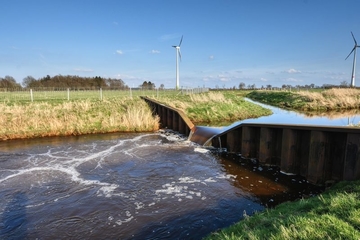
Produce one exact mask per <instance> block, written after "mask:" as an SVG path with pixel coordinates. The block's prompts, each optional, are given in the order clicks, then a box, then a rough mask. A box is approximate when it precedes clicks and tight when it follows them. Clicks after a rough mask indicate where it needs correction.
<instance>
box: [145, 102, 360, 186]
mask: <svg viewBox="0 0 360 240" xmlns="http://www.w3.org/2000/svg"><path fill="white" fill-rule="evenodd" d="M143 99H144V100H145V101H146V102H147V103H148V104H149V106H151V108H152V110H153V113H154V114H156V115H158V116H159V117H160V123H161V126H162V127H165V128H169V129H173V130H174V131H178V132H180V133H182V134H186V135H191V133H193V132H194V131H195V129H196V126H195V125H194V124H193V123H192V122H191V121H190V120H189V119H188V117H187V116H186V115H185V114H184V113H183V112H182V111H180V110H177V109H174V108H171V107H168V106H165V105H164V104H162V103H159V102H157V101H154V100H152V99H149V98H146V97H143ZM206 145H207V146H212V147H215V148H221V149H226V151H227V152H230V153H239V154H241V156H242V157H244V158H252V159H256V160H257V161H258V162H259V164H261V165H275V166H277V167H279V168H280V170H281V171H283V172H284V173H291V174H297V175H300V176H302V177H305V178H306V179H307V180H308V181H309V182H310V183H312V184H315V185H326V184H329V183H332V182H336V181H342V180H357V179H360V129H359V128H355V127H330V126H312V125H291V124H255V123H242V124H239V125H237V126H235V127H232V128H230V129H227V130H225V131H223V132H220V133H218V134H216V135H214V136H212V137H211V138H210V139H209V140H208V141H207V142H206Z"/></svg>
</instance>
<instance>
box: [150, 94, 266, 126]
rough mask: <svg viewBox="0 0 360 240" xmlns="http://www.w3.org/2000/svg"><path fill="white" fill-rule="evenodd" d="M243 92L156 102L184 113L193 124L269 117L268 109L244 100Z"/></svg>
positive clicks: (197, 95) (190, 96)
mask: <svg viewBox="0 0 360 240" xmlns="http://www.w3.org/2000/svg"><path fill="white" fill-rule="evenodd" d="M244 95H246V92H244V91H211V92H208V93H201V94H196V95H176V96H172V97H164V96H162V97H159V98H156V100H158V101H160V102H163V103H164V104H166V105H169V106H171V107H175V108H177V109H180V110H182V111H184V112H185V114H186V115H187V116H188V117H189V119H190V120H191V121H192V122H194V123H212V124H216V123H221V122H234V121H238V120H243V119H248V118H256V117H260V116H266V115H270V114H271V113H272V112H271V110H269V109H266V108H263V107H261V106H259V105H256V104H253V103H250V102H248V101H245V100H244Z"/></svg>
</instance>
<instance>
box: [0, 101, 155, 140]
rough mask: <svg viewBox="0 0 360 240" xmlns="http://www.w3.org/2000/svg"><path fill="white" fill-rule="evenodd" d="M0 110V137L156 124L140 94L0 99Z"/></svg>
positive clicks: (133, 128) (127, 129) (147, 128)
mask: <svg viewBox="0 0 360 240" xmlns="http://www.w3.org/2000/svg"><path fill="white" fill-rule="evenodd" d="M0 112H1V113H2V114H1V115H0V126H1V129H0V140H7V139H16V138H33V137H47V136H66V135H81V134H90V133H107V132H147V131H155V130H157V129H158V128H159V120H158V119H157V118H155V117H154V116H152V113H151V111H150V110H149V107H148V105H147V104H146V103H145V102H144V101H143V100H141V99H140V98H134V99H130V98H128V97H123V98H112V99H107V100H103V101H100V100H77V101H60V102H59V101H57V102H33V103H32V102H28V103H10V104H9V103H0Z"/></svg>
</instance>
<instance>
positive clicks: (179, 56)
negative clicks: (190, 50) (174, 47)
mask: <svg viewBox="0 0 360 240" xmlns="http://www.w3.org/2000/svg"><path fill="white" fill-rule="evenodd" d="M179 57H180V62H181V52H180V48H179Z"/></svg>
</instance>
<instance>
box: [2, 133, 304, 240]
mask: <svg viewBox="0 0 360 240" xmlns="http://www.w3.org/2000/svg"><path fill="white" fill-rule="evenodd" d="M257 172H259V169H257V171H254V170H249V169H246V168H243V167H241V165H239V166H237V165H235V163H234V162H232V161H227V160H224V159H221V158H219V157H216V156H215V155H213V154H212V153H211V152H209V151H208V150H207V149H204V148H202V147H200V146H198V145H196V144H194V143H192V142H190V141H188V140H187V139H186V138H184V137H181V136H179V135H176V134H171V133H168V132H158V133H150V134H128V135H124V134H120V135H119V134H105V135H93V136H82V137H67V138H49V139H39V140H34V139H33V140H26V141H25V140H22V141H9V142H2V143H0V187H1V188H0V198H1V202H0V238H1V239H200V238H202V237H203V236H206V235H208V234H209V233H211V232H213V231H216V230H217V229H219V228H222V227H225V226H229V225H230V224H232V223H234V222H236V221H239V220H240V219H242V218H243V217H244V215H251V214H253V212H254V211H260V210H263V209H264V207H265V205H266V202H272V201H274V196H279V195H281V194H284V193H286V192H288V190H289V189H288V188H287V187H285V186H283V185H281V184H279V183H277V181H276V179H275V180H269V179H267V178H265V177H262V176H260V175H258V174H257ZM300 183H301V182H300ZM264 196H265V198H264Z"/></svg>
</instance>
